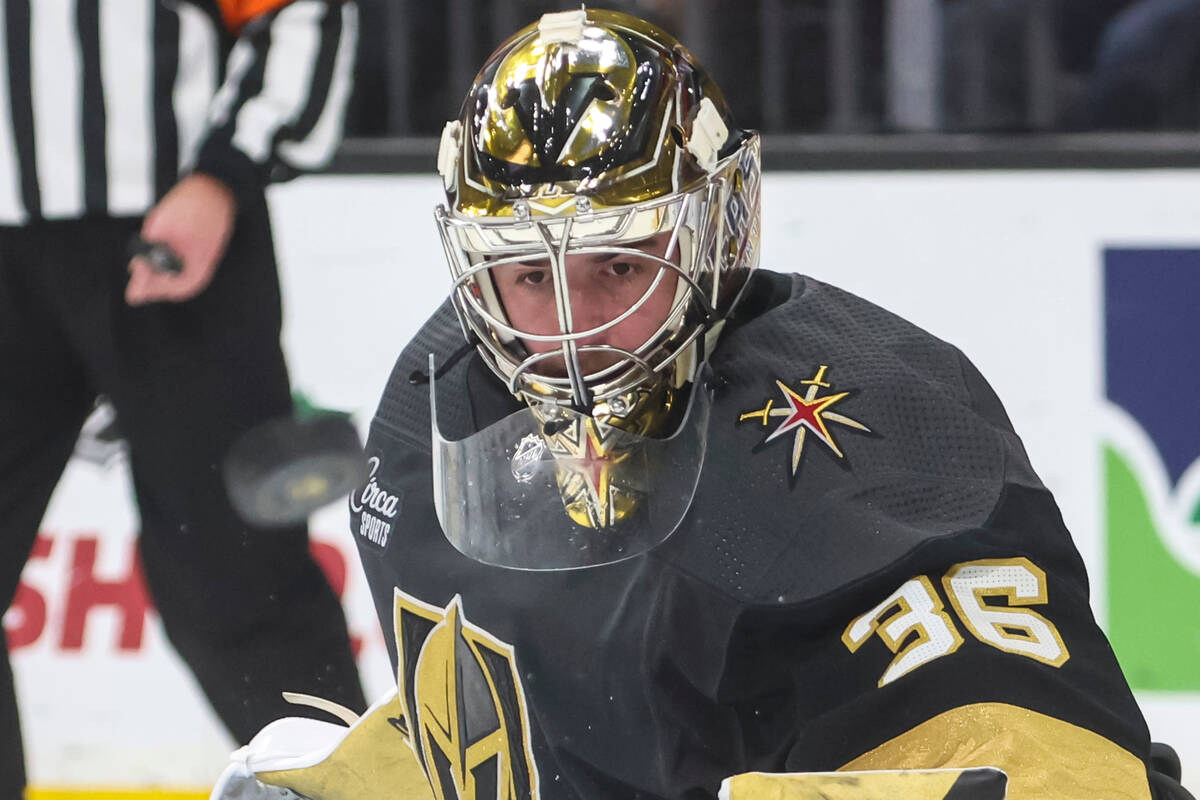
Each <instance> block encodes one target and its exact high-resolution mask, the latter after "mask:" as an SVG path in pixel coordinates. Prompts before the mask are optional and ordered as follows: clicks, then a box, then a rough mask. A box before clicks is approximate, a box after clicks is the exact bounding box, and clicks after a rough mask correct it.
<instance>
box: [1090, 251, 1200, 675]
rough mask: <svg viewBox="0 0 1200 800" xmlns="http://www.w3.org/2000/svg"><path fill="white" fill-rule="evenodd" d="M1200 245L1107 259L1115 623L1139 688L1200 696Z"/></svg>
mask: <svg viewBox="0 0 1200 800" xmlns="http://www.w3.org/2000/svg"><path fill="white" fill-rule="evenodd" d="M1198 305H1200V249H1153V250H1151V249H1146V250H1135V249H1110V250H1106V251H1105V253H1104V333H1105V337H1104V338H1105V357H1104V366H1105V376H1104V390H1105V396H1106V399H1107V401H1108V402H1107V404H1106V410H1105V425H1104V434H1103V442H1102V443H1101V445H1102V447H1103V450H1104V494H1105V497H1104V508H1105V514H1104V532H1105V550H1106V560H1107V564H1108V567H1107V578H1108V582H1107V583H1108V598H1107V599H1108V628H1109V631H1108V632H1109V637H1110V638H1111V640H1112V643H1113V648H1114V649H1115V650H1116V653H1117V656H1118V658H1119V659H1120V661H1121V665H1122V666H1123V667H1124V669H1125V673H1126V676H1127V677H1128V678H1129V682H1130V685H1131V686H1133V688H1135V689H1160V690H1187V691H1195V690H1197V689H1200V670H1198V669H1197V668H1196V665H1197V664H1200V615H1198V614H1197V613H1196V611H1195V610H1196V609H1197V608H1200V312H1198V309H1197V306H1198Z"/></svg>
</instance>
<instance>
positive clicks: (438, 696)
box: [395, 589, 540, 800]
mask: <svg viewBox="0 0 1200 800" xmlns="http://www.w3.org/2000/svg"><path fill="white" fill-rule="evenodd" d="M395 629H396V647H397V650H398V653H399V663H398V669H397V676H396V677H397V685H398V689H399V696H400V702H401V705H402V706H403V708H404V716H405V719H407V720H408V724H409V727H410V734H411V735H410V741H411V744H412V746H413V749H414V750H415V751H416V754H417V760H418V761H419V762H420V764H421V767H422V768H423V769H424V770H425V774H426V776H427V777H428V778H429V783H430V786H431V787H432V788H433V795H434V797H435V798H437V800H536V798H538V797H539V796H540V795H539V792H538V773H537V767H536V765H535V763H534V760H533V752H532V749H531V745H530V735H529V715H528V713H527V711H526V706H525V690H524V687H523V686H522V684H521V677H520V673H519V672H518V671H517V668H516V661H515V659H514V657H513V649H512V647H511V646H510V645H508V644H506V643H504V642H502V641H500V640H499V639H497V638H496V637H494V636H492V635H491V634H490V633H488V632H487V631H485V630H483V629H482V628H479V627H476V626H475V625H472V624H471V622H470V621H468V620H467V619H466V617H465V616H464V615H463V611H462V600H461V598H459V597H458V596H457V595H456V596H455V597H454V599H453V600H451V601H450V603H449V604H448V605H447V606H446V607H445V608H438V607H437V606H432V605H429V604H427V603H423V602H422V601H420V600H418V599H416V598H415V597H412V596H411V595H407V594H405V593H404V592H402V591H400V590H399V589H396V591H395Z"/></svg>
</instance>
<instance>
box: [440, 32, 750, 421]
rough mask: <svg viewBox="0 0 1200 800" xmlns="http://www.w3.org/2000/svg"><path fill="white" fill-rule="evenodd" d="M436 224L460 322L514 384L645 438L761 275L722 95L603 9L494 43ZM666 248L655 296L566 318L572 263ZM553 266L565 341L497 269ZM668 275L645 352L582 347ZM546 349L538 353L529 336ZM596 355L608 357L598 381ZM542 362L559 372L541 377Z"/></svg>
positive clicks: (660, 44)
mask: <svg viewBox="0 0 1200 800" xmlns="http://www.w3.org/2000/svg"><path fill="white" fill-rule="evenodd" d="M438 168H439V171H440V173H441V174H442V177H443V181H444V186H445V190H446V197H447V204H446V206H444V207H439V209H438V212H437V218H438V223H439V228H440V230H441V233H442V237H443V243H444V245H445V248H446V255H447V258H448V260H449V263H450V269H451V274H452V277H453V279H454V293H453V299H454V303H455V307H456V309H457V311H458V313H459V317H460V319H461V321H462V323H463V326H464V329H465V331H466V332H467V334H468V335H469V336H472V337H474V338H475V339H477V340H478V342H479V350H480V352H481V353H482V355H483V357H484V359H485V361H486V362H487V364H488V365H489V366H490V367H491V369H492V370H493V371H494V372H495V373H496V374H497V375H498V376H500V377H501V379H503V380H504V381H505V382H506V384H507V385H508V387H509V390H510V391H511V392H512V393H513V394H515V395H517V396H519V397H522V398H524V399H525V400H527V401H529V402H531V403H552V404H558V405H569V406H571V407H572V408H574V409H576V410H577V411H580V412H582V413H586V414H589V415H593V416H595V417H597V418H598V419H601V420H604V421H605V422H606V423H610V424H616V425H618V426H620V427H622V428H625V429H636V430H638V431H639V432H647V433H652V432H653V429H654V428H655V427H656V424H657V420H658V418H660V417H665V414H663V412H662V409H663V408H664V407H665V406H669V405H670V399H671V394H672V392H673V391H674V390H677V389H679V388H680V387H682V386H683V385H684V384H686V383H687V382H688V381H690V380H691V379H692V377H693V375H694V373H695V370H696V369H697V366H698V364H699V363H700V362H701V361H702V360H703V358H704V357H705V355H706V348H707V347H708V346H710V345H711V341H708V340H711V339H713V338H714V337H715V335H716V332H717V331H718V330H719V327H720V322H721V320H723V318H724V317H725V315H726V314H727V313H728V311H729V308H730V306H731V305H732V303H733V300H734V298H735V296H736V294H737V292H738V290H739V289H740V288H741V286H742V285H743V284H744V283H745V279H746V276H747V275H748V273H749V271H750V270H752V269H753V268H754V267H755V266H756V264H757V257H758V234H759V222H758V220H759V198H758V194H759V182H760V181H759V178H760V163H759V144H758V137H757V135H756V134H753V133H751V132H745V131H740V130H738V129H736V128H735V126H734V125H733V123H732V118H731V115H730V113H729V110H728V107H727V106H726V104H725V100H724V98H723V96H722V95H721V92H720V90H719V89H718V88H717V87H716V85H715V84H714V83H713V82H712V81H711V80H710V79H709V78H708V76H707V74H706V73H705V72H704V70H703V69H702V68H701V67H700V66H699V65H698V64H697V63H696V61H695V60H694V59H693V58H692V56H691V55H690V54H689V53H688V52H687V50H686V49H685V48H684V47H683V46H682V45H680V44H679V43H678V42H677V41H676V40H675V39H674V38H673V37H671V36H670V35H669V34H667V33H665V32H663V31H662V30H660V29H659V28H657V27H655V26H653V25H651V24H649V23H647V22H645V21H643V20H640V19H637V18H635V17H632V16H629V15H626V14H623V13H619V12H614V11H603V10H598V9H586V10H585V9H581V10H578V11H567V12H561V13H556V14H547V15H545V16H543V17H542V18H541V20H540V21H539V22H537V23H535V24H533V25H530V26H529V27H527V28H525V29H523V30H522V31H520V32H518V33H517V34H516V35H514V36H513V37H511V38H510V39H509V40H507V41H506V42H505V43H504V44H502V45H501V46H500V47H499V48H498V49H497V50H496V52H495V53H494V54H493V55H492V56H491V57H490V58H489V59H488V61H487V63H485V65H484V67H483V69H482V70H481V71H480V73H479V75H478V76H477V78H476V79H475V82H474V84H473V85H472V87H471V90H470V91H469V93H468V94H467V97H466V100H465V102H464V104H463V108H462V112H461V115H460V117H459V119H457V120H454V121H452V122H450V123H448V124H447V126H446V130H445V132H444V134H443V139H442V144H441V149H440V152H439V157H438ZM652 237H655V239H654V240H655V241H656V242H661V243H662V244H661V245H660V251H658V252H652V253H650V254H649V257H650V258H652V259H653V260H654V262H655V263H656V264H657V265H658V271H659V274H658V275H657V276H656V277H655V280H654V285H653V286H651V287H650V289H648V290H647V291H646V293H645V294H644V295H643V296H642V297H641V299H640V300H637V301H636V302H634V303H633V304H632V305H631V306H630V307H629V308H628V309H626V310H625V312H623V313H621V314H619V315H617V316H615V317H614V318H612V319H610V320H608V321H606V322H604V323H603V324H601V325H599V326H595V325H593V326H592V327H590V328H587V329H584V328H583V327H581V326H576V325H575V324H574V322H573V320H574V318H575V316H576V315H575V314H573V313H572V308H571V299H570V291H569V286H568V277H567V271H566V266H565V265H566V259H567V256H568V255H572V254H604V253H608V254H612V253H622V252H624V253H633V252H639V253H644V252H645V247H646V244H645V243H646V241H647V240H648V239H651V238H652ZM530 258H536V259H544V260H545V261H546V262H547V263H548V264H549V266H550V270H549V271H550V274H551V275H552V276H553V280H554V296H555V302H556V307H557V311H558V320H559V330H558V331H557V332H555V333H553V334H545V333H542V334H534V333H532V332H529V331H522V330H520V329H518V328H516V327H515V326H514V325H513V324H512V322H511V321H510V320H509V318H508V316H507V315H506V313H505V310H504V308H503V305H502V303H501V302H500V300H499V298H498V296H497V293H496V290H495V286H494V283H493V281H492V277H491V271H492V270H493V269H495V268H497V267H499V266H503V265H505V264H512V263H515V262H520V261H524V260H528V259H530ZM664 280H673V281H674V286H675V290H674V301H673V303H672V304H671V308H670V311H669V314H668V315H667V317H666V318H665V319H664V320H663V321H662V324H661V325H660V326H658V328H657V329H656V330H655V331H654V333H653V334H652V335H650V336H649V337H648V338H647V339H646V340H645V341H644V342H642V343H641V344H640V345H638V346H636V347H632V348H630V349H627V350H621V349H619V348H615V347H612V346H608V345H596V344H589V343H588V342H586V341H584V340H590V341H592V342H594V341H596V337H597V335H598V334H602V333H603V331H604V330H605V329H607V328H609V327H612V326H615V325H618V324H620V322H621V321H622V320H624V319H626V318H628V317H629V316H630V315H632V314H634V313H635V312H636V311H637V310H638V308H639V307H640V306H641V305H642V304H643V303H644V302H645V301H646V299H647V298H648V297H649V296H650V294H651V293H652V291H653V289H654V288H655V287H657V286H658V285H659V284H660V283H661V282H662V281H664ZM533 340H536V341H538V342H551V343H553V345H554V346H555V351H554V353H553V354H547V353H541V354H536V355H535V354H532V353H530V352H529V350H528V349H527V348H526V347H525V346H524V342H527V341H533ZM589 350H604V351H609V352H608V353H607V354H606V355H609V356H612V359H610V361H609V362H606V363H605V366H604V367H603V368H602V369H596V370H595V371H594V372H591V373H588V372H586V371H585V370H584V368H583V365H582V363H581V360H580V355H581V354H586V353H587V351H589ZM548 356H552V357H553V359H554V360H555V361H556V362H557V364H558V365H561V367H559V368H556V369H550V368H547V365H548Z"/></svg>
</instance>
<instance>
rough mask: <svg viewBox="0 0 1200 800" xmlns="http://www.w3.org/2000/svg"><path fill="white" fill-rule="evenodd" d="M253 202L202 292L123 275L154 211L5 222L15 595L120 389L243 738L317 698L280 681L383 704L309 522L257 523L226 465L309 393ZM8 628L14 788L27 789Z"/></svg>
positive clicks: (181, 629) (205, 650) (3, 542)
mask: <svg viewBox="0 0 1200 800" xmlns="http://www.w3.org/2000/svg"><path fill="white" fill-rule="evenodd" d="M238 220H239V221H238V225H237V229H236V231H235V233H234V236H233V239H232V240H231V242H230V245H229V249H228V251H227V254H226V257H225V259H224V262H223V263H222V264H221V266H220V268H219V269H218V270H217V274H216V277H215V279H214V280H213V283H212V284H211V285H210V286H209V287H208V289H206V290H205V291H204V292H203V293H202V294H201V295H200V296H198V297H197V298H195V299H193V300H191V301H189V302H186V303H179V304H173V303H157V304H152V305H149V306H141V307H136V308H134V307H130V306H128V305H126V304H125V301H124V289H125V283H126V278H127V275H126V264H127V255H126V245H127V242H128V240H129V238H130V237H131V236H132V235H133V234H134V233H135V232H136V231H138V230H139V228H140V226H141V221H140V220H136V219H123V220H110V219H94V220H80V221H69V222H45V223H39V224H36V225H31V226H29V227H24V228H0V602H3V606H0V608H7V607H8V606H9V605H10V604H11V602H12V599H13V596H14V593H15V591H16V587H17V582H18V579H19V577H20V573H21V568H22V566H23V565H24V563H25V560H26V559H27V558H28V556H29V553H30V549H31V547H32V544H33V541H34V538H35V536H36V534H37V530H38V526H39V524H40V522H41V519H42V516H43V514H44V512H45V509H46V504H47V503H48V501H49V498H50V494H51V492H52V491H53V489H54V486H55V484H56V483H57V482H58V479H59V477H60V474H61V473H62V470H63V468H64V466H65V465H66V462H67V460H68V458H70V455H71V452H72V449H73V445H74V442H75V438H76V436H77V434H78V432H79V429H80V427H81V425H82V423H83V420H84V418H85V417H86V415H87V414H88V412H89V411H90V409H91V407H92V404H93V400H94V398H95V397H96V395H97V394H98V393H103V394H105V395H107V396H108V397H109V398H110V399H111V401H112V403H113V405H114V406H115V408H116V410H117V419H118V424H119V425H120V427H121V429H122V431H123V433H124V434H125V437H126V439H127V440H128V442H129V447H130V461H131V466H132V472H133V480H134V488H135V490H136V493H137V504H138V508H139V510H140V512H141V538H140V546H141V553H142V560H143V567H144V571H145V575H146V580H147V583H148V585H149V589H150V593H151V595H152V597H153V599H154V602H155V605H156V607H157V609H158V612H159V614H160V616H161V618H162V621H163V623H164V626H165V628H166V632H167V636H168V638H169V639H170V641H171V643H172V645H174V647H175V648H176V649H177V650H178V651H179V653H180V655H181V656H182V657H183V659H184V660H185V661H186V662H187V664H188V665H189V667H190V668H191V669H192V671H193V672H194V673H195V676H196V678H197V679H198V681H199V684H200V686H201V687H202V688H203V690H204V692H205V694H206V695H207V696H208V698H209V700H210V701H211V703H212V705H213V707H214V709H215V710H216V712H217V714H218V715H219V716H220V718H221V719H222V721H223V722H224V723H225V725H226V726H227V727H228V728H229V730H230V732H231V733H232V734H233V736H234V738H236V739H237V740H238V741H239V742H245V741H247V740H248V739H249V738H250V737H251V736H253V734H254V733H256V732H257V731H258V729H259V728H261V727H262V726H263V725H265V724H266V723H267V722H269V721H271V720H272V719H276V718H278V717H281V716H287V715H295V714H297V713H303V711H302V709H298V708H296V707H294V706H288V705H286V704H285V703H284V702H283V701H282V699H281V698H280V692H281V691H282V690H291V691H300V692H308V693H311V694H315V695H319V696H323V697H328V698H330V699H333V700H336V701H338V702H340V703H342V704H344V705H347V706H349V707H351V708H352V709H354V710H355V711H362V710H363V709H364V708H365V703H364V701H363V695H362V689H361V687H360V684H359V679H358V673H357V670H356V667H355V664H354V659H353V657H352V655H351V653H350V646H349V641H348V636H347V632H346V622H345V618H344V616H343V614H342V609H341V606H340V605H339V603H338V600H337V598H336V597H335V596H334V593H333V591H332V590H331V589H330V587H329V584H328V583H327V582H326V580H325V579H324V576H323V575H322V573H321V572H320V570H319V568H318V567H317V565H316V563H315V562H314V561H313V559H312V558H311V556H310V555H309V552H308V539H307V531H306V530H305V528H304V527H302V526H301V527H295V528H291V529H286V530H270V531H261V530H256V529H253V528H250V527H248V526H246V525H245V524H244V523H243V522H241V521H240V520H239V519H238V518H237V517H236V516H235V515H234V512H233V510H232V508H231V507H230V505H229V502H228V500H227V499H226V496H225V492H224V488H223V486H222V483H221V476H220V469H219V465H220V463H221V461H222V458H223V456H224V454H225V451H226V449H227V448H228V446H229V444H230V443H231V442H232V441H233V440H234V439H235V438H236V437H237V436H238V434H240V433H241V432H243V431H245V430H247V429H249V428H251V427H253V426H254V425H256V424H257V423H259V422H262V421H264V420H267V419H269V418H272V417H277V416H280V415H283V414H287V413H288V412H289V411H290V410H291V396H290V390H289V385H288V376H287V371H286V367H285V365H284V360H283V354H282V352H281V350H280V346H279V332H280V297H279V283H278V277H277V275H276V268H275V255H274V248H273V245H272V240H271V231H270V223H269V219H268V216H267V210H266V205H265V203H263V202H261V198H259V202H257V203H254V204H252V205H248V207H243V208H241V209H240V211H239V216H238ZM4 638H5V637H3V636H0V651H2V652H0V796H3V797H19V796H20V793H19V787H20V786H21V785H23V783H24V780H25V777H24V766H23V756H22V750H21V741H20V729H19V725H18V721H17V708H16V701H15V698H14V693H13V684H12V672H11V669H10V666H9V660H8V652H7V647H6V646H5V645H4ZM96 689H97V690H99V691H102V690H103V687H96ZM163 724H165V725H169V724H171V723H170V716H169V709H164V715H163Z"/></svg>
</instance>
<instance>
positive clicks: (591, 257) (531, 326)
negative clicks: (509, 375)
mask: <svg viewBox="0 0 1200 800" xmlns="http://www.w3.org/2000/svg"><path fill="white" fill-rule="evenodd" d="M669 240H670V232H665V233H660V234H657V235H655V236H652V237H650V238H648V239H646V240H644V241H642V242H637V243H635V244H632V245H630V246H628V247H627V248H625V252H614V251H607V252H604V251H598V252H591V253H574V254H568V255H567V256H566V258H565V259H563V261H564V263H563V269H562V277H565V285H563V284H562V282H561V279H560V278H559V273H558V271H557V270H555V269H554V268H553V265H552V263H551V259H550V258H530V259H526V260H522V261H519V262H516V263H508V264H503V265H500V266H497V267H496V268H495V269H494V270H492V279H493V281H494V283H495V286H496V290H497V292H498V294H499V296H500V301H501V303H502V304H503V306H504V310H505V312H506V314H507V316H508V319H509V322H510V323H511V324H512V327H513V328H515V329H516V330H518V331H520V332H521V333H522V334H525V335H524V336H523V337H522V343H523V344H524V346H525V348H526V349H527V350H528V351H529V352H530V353H531V354H535V355H537V354H545V357H544V359H541V360H540V364H539V368H538V372H541V373H544V374H549V375H555V376H563V375H566V371H567V367H566V364H567V359H568V357H569V355H570V354H569V353H568V352H564V351H565V350H567V349H574V351H575V354H576V355H577V357H578V359H579V364H580V366H581V367H582V368H583V371H584V372H585V373H592V374H594V373H596V372H599V371H602V370H604V369H605V368H607V367H611V366H612V365H614V364H616V363H618V362H619V361H620V360H621V359H622V358H625V357H627V356H628V355H629V354H637V353H639V352H642V351H644V350H645V348H646V347H647V346H648V345H649V344H650V343H651V342H653V340H654V338H655V337H656V336H657V335H658V333H659V332H660V331H661V330H662V328H663V325H664V323H665V322H666V321H667V319H668V317H669V316H670V314H671V310H672V307H673V306H674V304H675V299H676V289H677V283H678V276H677V275H676V274H675V273H674V272H673V271H672V270H671V269H669V268H667V267H666V265H665V264H663V259H664V256H665V255H666V251H667V247H668V244H669ZM671 260H672V263H674V264H676V265H678V260H677V257H675V258H674V259H671ZM568 329H570V330H573V331H595V333H593V334H591V335H588V336H585V337H582V338H577V339H574V340H571V343H570V345H567V344H565V343H564V341H563V339H562V335H563V334H564V333H566V332H567V331H568ZM537 337H545V338H537Z"/></svg>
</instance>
